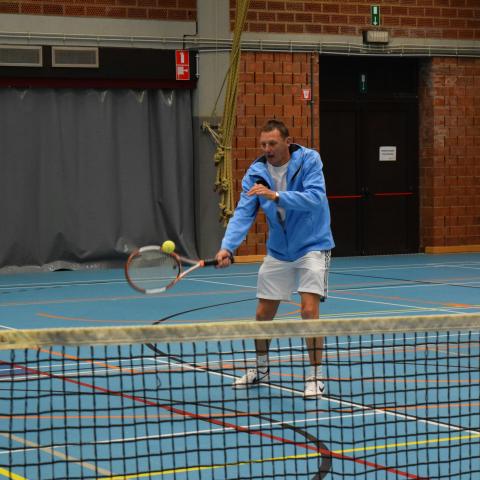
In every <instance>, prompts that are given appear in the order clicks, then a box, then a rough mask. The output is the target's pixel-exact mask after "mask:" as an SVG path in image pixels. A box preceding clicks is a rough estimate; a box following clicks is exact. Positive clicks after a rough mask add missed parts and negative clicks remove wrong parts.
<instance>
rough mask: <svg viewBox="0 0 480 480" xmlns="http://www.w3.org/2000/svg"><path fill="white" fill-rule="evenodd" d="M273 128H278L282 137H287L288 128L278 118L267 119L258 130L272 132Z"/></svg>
mask: <svg viewBox="0 0 480 480" xmlns="http://www.w3.org/2000/svg"><path fill="white" fill-rule="evenodd" d="M273 130H278V131H279V132H280V135H281V136H282V138H287V137H289V136H290V134H289V132H288V128H287V127H286V126H285V124H284V123H283V122H281V121H280V120H275V119H273V120H269V121H268V122H267V123H266V124H265V125H264V126H263V127H262V129H261V130H260V133H262V132H272V131H273Z"/></svg>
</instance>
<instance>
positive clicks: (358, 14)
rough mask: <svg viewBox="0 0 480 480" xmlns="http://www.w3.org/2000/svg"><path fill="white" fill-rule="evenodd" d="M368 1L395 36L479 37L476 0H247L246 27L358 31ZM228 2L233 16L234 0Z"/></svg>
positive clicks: (273, 30)
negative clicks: (377, 7)
mask: <svg viewBox="0 0 480 480" xmlns="http://www.w3.org/2000/svg"><path fill="white" fill-rule="evenodd" d="M372 3H373V4H375V5H380V12H381V26H382V27H384V28H386V29H387V30H389V32H390V35H391V36H392V37H394V38H397V37H411V38H444V39H461V40H473V39H476V40H478V39H480V12H479V9H478V7H479V2H478V0H403V1H398V0H397V1H395V2H393V1H392V0H376V1H375V2H362V1H358V0H342V1H341V2H340V1H338V2H332V1H331V0H324V1H322V0H306V1H303V0H287V1H279V0H252V1H251V4H250V10H249V13H248V19H247V20H248V23H247V27H246V30H247V31H249V32H268V33H308V34H328V35H358V36H360V35H361V32H362V30H364V29H365V28H366V27H370V26H371V17H370V5H371V4H372ZM231 6H232V10H231V19H232V21H233V19H234V18H235V17H234V13H235V10H234V6H235V0H231Z"/></svg>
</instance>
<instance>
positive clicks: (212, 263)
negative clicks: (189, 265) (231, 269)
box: [203, 255, 235, 267]
mask: <svg viewBox="0 0 480 480" xmlns="http://www.w3.org/2000/svg"><path fill="white" fill-rule="evenodd" d="M230 262H231V263H234V262H235V260H234V258H233V255H230ZM203 264H204V266H205V267H215V266H216V265H218V262H217V259H216V258H207V259H206V260H204V263H203Z"/></svg>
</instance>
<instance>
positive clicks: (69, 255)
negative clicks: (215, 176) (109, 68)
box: [0, 89, 196, 269]
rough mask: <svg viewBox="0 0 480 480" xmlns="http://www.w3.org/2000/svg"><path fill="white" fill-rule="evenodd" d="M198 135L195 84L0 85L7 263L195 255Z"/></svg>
mask: <svg viewBox="0 0 480 480" xmlns="http://www.w3.org/2000/svg"><path fill="white" fill-rule="evenodd" d="M192 136H193V135H192V113H191V93H190V91H189V90H145V91H140V90H139V91H134V90H93V89H92V90H79V89H25V90H19V89H0V219H1V233H0V268H2V267H3V268H5V267H9V268H11V267H12V266H43V267H45V266H47V268H50V269H54V268H60V267H61V268H81V267H82V266H85V265H86V264H91V263H92V262H93V263H98V262H105V261H114V260H117V261H123V259H124V258H125V255H126V253H127V252H128V251H129V250H131V249H132V248H133V247H134V246H139V245H144V244H151V243H155V244H158V243H159V242H162V241H163V240H165V239H167V238H169V239H172V240H174V241H175V242H176V243H177V245H178V248H179V250H180V251H181V252H182V253H183V254H186V255H190V256H193V255H195V254H196V245H195V225H194V223H195V221H194V220H195V219H194V189H193V181H194V179H193V171H194V168H193V139H192ZM90 266H91V265H90Z"/></svg>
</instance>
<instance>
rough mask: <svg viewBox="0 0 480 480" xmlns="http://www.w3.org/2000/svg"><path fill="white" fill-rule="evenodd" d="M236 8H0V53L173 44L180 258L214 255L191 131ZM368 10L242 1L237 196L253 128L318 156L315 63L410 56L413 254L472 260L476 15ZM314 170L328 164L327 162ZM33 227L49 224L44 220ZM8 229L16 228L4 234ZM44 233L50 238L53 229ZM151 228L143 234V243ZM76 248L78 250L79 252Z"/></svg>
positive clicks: (201, 164) (434, 1)
mask: <svg viewBox="0 0 480 480" xmlns="http://www.w3.org/2000/svg"><path fill="white" fill-rule="evenodd" d="M236 5H237V2H236V1H234V0H228V1H227V0H201V1H200V0H155V1H147V2H146V1H143V0H128V1H119V0H118V1H117V0H115V1H112V0H95V1H94V0H84V1H82V2H75V4H73V3H72V2H71V1H68V0H57V1H55V2H54V3H52V2H49V1H46V0H45V1H43V0H38V1H35V2H33V1H27V0H0V25H1V29H0V36H1V40H0V45H2V44H7V45H11V44H17V45H36V44H39V45H74V46H99V45H100V46H108V47H119V48H125V49H131V50H135V49H138V48H149V49H158V50H175V49H181V48H185V49H188V50H190V51H191V52H195V53H194V55H195V58H196V61H197V62H198V72H199V77H198V79H195V81H196V82H197V83H196V88H194V89H193V90H192V95H191V96H190V105H189V108H190V110H186V111H185V112H183V114H184V115H186V116H190V118H189V122H188V128H190V139H189V140H190V145H191V148H192V155H191V161H192V162H193V167H189V168H190V170H188V172H187V173H188V174H190V172H191V173H192V174H193V177H192V182H193V185H192V186H191V188H190V190H192V191H193V196H194V205H193V206H189V208H190V207H191V210H192V212H193V213H192V214H191V215H190V216H188V215H187V216H185V217H184V219H183V220H182V221H183V222H191V224H189V225H186V224H185V223H182V232H184V231H185V229H189V230H191V231H193V232H194V235H193V236H192V242H193V245H191V244H190V245H191V246H187V245H188V242H187V243H186V244H185V248H189V249H191V248H193V249H194V250H193V253H197V254H200V255H203V256H208V255H211V254H212V253H214V252H215V251H216V248H217V246H218V243H219V241H220V238H221V236H222V233H223V229H222V226H221V224H220V223H219V222H218V213H217V212H218V208H217V203H218V197H217V195H216V194H215V193H214V192H213V189H212V186H213V181H214V175H215V171H214V166H213V153H214V145H213V144H212V142H211V140H210V138H208V136H207V135H206V134H205V133H204V132H203V131H202V128H201V127H202V124H203V122H204V121H208V122H211V123H212V124H213V125H215V124H218V121H219V118H220V117H221V116H222V113H223V94H224V92H223V91H222V84H223V80H224V77H225V74H226V72H227V70H228V64H229V50H230V47H231V43H230V38H231V32H232V27H233V22H234V15H235V8H236ZM375 5H378V6H379V7H380V10H381V15H380V25H379V26H373V25H372V17H371V4H369V3H365V2H360V1H357V0H345V1H342V2H332V1H329V0H317V1H311V0H310V1H301V0H289V1H286V0H285V1H284V0H280V1H269V0H255V1H251V2H250V5H249V12H248V18H247V24H246V28H245V32H244V34H243V38H242V41H243V53H242V60H241V73H240V79H239V98H238V108H237V112H236V114H235V115H236V120H237V128H236V133H235V140H234V146H233V148H234V153H235V155H234V161H235V165H234V168H235V182H236V186H237V190H236V194H237V195H238V186H239V181H240V178H241V176H242V174H243V171H244V170H245V168H246V166H247V165H248V164H249V163H250V161H251V160H253V158H254V157H255V156H256V155H257V153H258V149H257V132H258V128H259V127H260V126H261V124H262V123H263V121H264V120H265V119H266V118H268V117H271V116H274V117H277V118H281V119H282V120H285V121H286V123H288V124H289V125H290V126H291V128H292V133H293V136H294V139H295V141H297V142H300V143H304V144H305V145H308V146H314V147H315V148H319V149H320V152H321V151H322V145H321V144H320V131H321V126H322V118H321V113H320V108H319V104H320V101H321V99H322V86H321V85H320V83H319V76H320V72H321V71H322V59H323V58H325V56H326V55H336V56H338V57H340V58H348V57H351V56H355V55H360V56H369V57H377V58H380V57H381V56H382V55H381V54H380V55H379V53H381V52H386V53H385V54H386V55H387V56H388V55H394V56H398V57H399V58H401V57H402V56H404V55H405V56H409V55H413V56H414V57H415V58H417V59H419V70H418V84H419V87H418V105H419V128H418V138H419V148H418V157H419V161H418V164H419V172H418V173H419V175H418V177H419V185H418V187H419V189H418V193H419V195H418V197H419V206H418V222H419V225H420V227H419V250H420V251H429V252H432V251H464V250H479V249H480V193H479V190H478V188H479V187H478V185H479V184H480V172H479V164H480V151H479V149H480V144H479V138H480V121H479V117H478V114H477V113H476V112H477V110H478V106H479V105H480V103H479V102H480V100H479V97H480V84H479V77H480V75H479V68H480V64H479V62H480V48H479V47H478V41H479V40H480V5H479V4H478V1H477V0H431V1H429V2H425V1H423V0H412V1H409V2H391V1H387V0H379V1H377V2H375ZM364 30H381V31H386V32H387V33H388V35H389V41H388V44H386V45H369V44H366V43H365V42H364V41H363V37H362V35H363V31H364ZM412 52H414V53H412ZM128 69H129V66H128V64H127V65H125V70H128ZM69 73H70V74H71V73H72V71H71V70H70V71H69ZM9 80H10V79H9V78H8V75H6V74H5V73H4V71H3V69H2V67H0V83H1V84H2V85H3V87H4V88H7V89H8V88H9V87H10V84H9ZM47 86H48V85H47ZM52 88H54V87H52ZM304 89H307V90H310V91H311V93H312V101H311V102H309V101H306V100H305V99H304V98H303V90H304ZM7 104H8V103H7ZM7 104H6V105H7ZM5 108H6V107H5V106H3V113H4V115H5V116H6V117H7V118H8V117H9V112H8V111H6V110H5ZM185 118H186V117H185ZM185 121H186V120H185ZM17 136H20V134H19V133H18V134H17ZM45 151H46V152H48V149H46V150H45ZM32 158H33V159H35V155H33V157H32ZM323 160H324V161H325V162H328V158H323ZM0 161H1V159H0ZM9 168H10V167H9ZM14 173H15V174H18V171H15V170H14ZM167 175H168V172H167ZM3 176H4V175H2V178H3ZM10 178H11V177H10ZM0 181H3V182H5V183H6V182H7V180H0ZM22 181H24V180H23V179H22ZM327 187H328V178H327ZM11 189H12V188H11V186H10V190H11ZM20 190H21V188H20ZM45 198H51V197H45ZM8 201H9V206H8V207H5V206H4V207H3V208H4V209H6V210H7V215H8V218H12V215H13V209H12V207H11V205H14V203H12V202H11V201H10V198H8ZM0 208H2V207H0ZM15 208H18V207H15ZM155 208H156V207H155V206H154V205H152V206H151V209H152V210H155ZM113 215H116V212H115V211H113ZM159 215H160V220H159V221H160V222H161V223H162V222H165V221H166V220H165V217H162V215H163V214H162V213H159ZM5 218H7V217H5ZM45 218H46V221H47V222H48V221H50V220H51V219H54V218H55V217H54V216H53V217H49V216H47V217H45ZM19 221H20V220H19V219H18V218H16V219H15V221H14V223H13V225H15V226H16V225H18V222H19ZM26 221H28V222H30V219H28V218H27V219H26ZM146 223H148V222H146ZM16 228H17V227H16ZM22 228H23V230H19V231H18V232H17V233H16V234H14V235H13V236H12V235H10V234H9V235H7V236H8V237H9V238H10V240H11V239H12V238H13V237H15V241H16V242H17V245H18V242H19V238H20V237H19V235H20V234H22V235H24V232H25V231H27V232H31V233H32V234H31V235H30V236H31V237H34V236H36V235H38V232H39V230H38V229H36V228H35V225H34V224H30V228H26V227H24V226H22ZM155 228H156V227H155ZM49 230H50V231H53V232H54V231H56V228H55V225H50V226H49ZM124 230H125V224H123V225H122V226H121V227H120V230H119V231H118V232H117V234H116V237H118V238H120V237H122V238H124V237H125V235H124V233H125V232H124ZM150 231H151V230H150V226H147V225H146V226H145V233H146V235H147V236H149V232H150ZM265 231H266V225H265V223H264V218H263V217H262V216H260V218H259V220H258V222H257V223H256V225H255V227H254V229H253V230H252V232H251V233H250V235H249V236H248V237H247V240H246V241H245V243H244V244H243V245H242V247H241V248H240V249H239V252H238V253H239V254H241V255H263V253H264V251H265V247H264V245H265ZM157 232H158V233H159V235H164V233H163V232H162V231H157ZM80 233H81V231H80V232H79V234H80ZM127 233H128V232H127ZM80 236H81V235H79V237H78V238H80ZM127 236H128V235H127ZM187 236H188V235H187ZM21 241H22V240H20V242H21ZM109 242H110V250H109V253H107V252H106V250H105V249H104V248H103V247H102V248H99V249H98V250H96V251H93V250H92V249H91V248H90V246H88V245H87V246H84V247H83V248H81V249H80V250H78V249H75V248H72V247H71V246H69V245H67V246H66V250H64V248H63V246H62V245H61V242H60V244H59V243H57V241H56V240H55V238H51V239H50V240H49V244H50V250H49V252H48V255H46V256H43V257H42V256H40V257H39V256H38V252H37V251H36V250H35V248H36V247H35V248H34V247H33V246H31V247H30V248H29V249H28V251H27V253H26V254H25V255H24V256H23V257H22V258H19V257H16V256H15V255H16V253H15V249H16V248H17V247H15V248H13V247H12V248H13V249H12V248H10V247H1V248H2V250H1V251H0V258H3V259H4V261H7V263H8V262H13V259H15V263H22V264H29V262H32V261H35V262H43V261H45V258H47V257H48V258H49V259H52V258H56V259H61V258H64V257H68V258H72V256H73V257H75V258H78V259H80V260H81V261H83V259H85V258H86V257H89V258H107V257H109V256H110V257H111V256H112V255H113V256H115V255H116V252H117V245H116V243H114V242H112V241H111V240H109ZM59 245H60V246H59ZM12 252H14V253H13V254H12ZM85 252H90V254H88V255H86V256H85V255H84V254H85ZM5 259H7V260H5Z"/></svg>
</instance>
